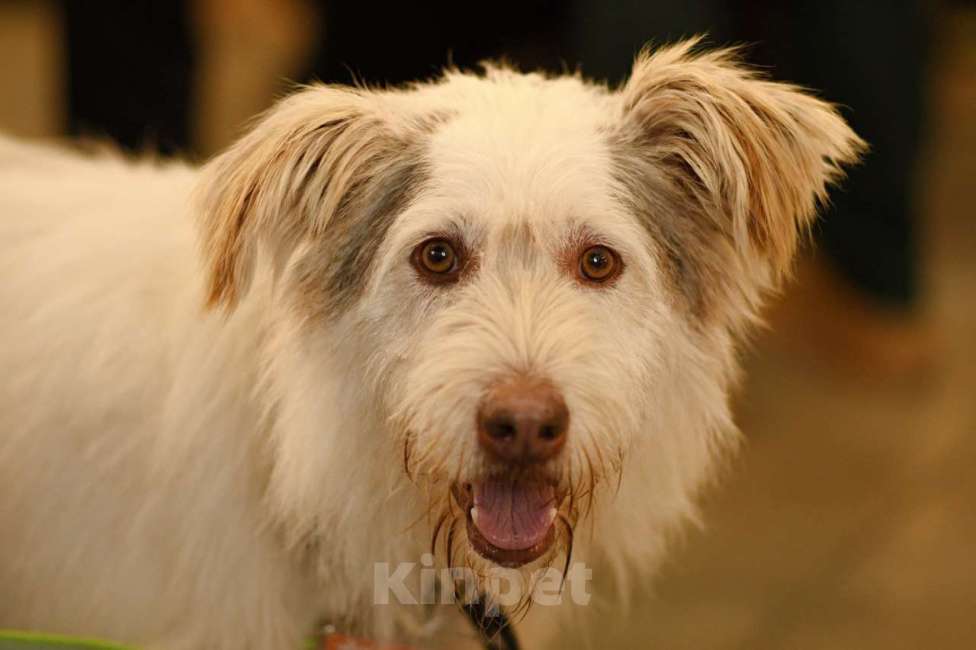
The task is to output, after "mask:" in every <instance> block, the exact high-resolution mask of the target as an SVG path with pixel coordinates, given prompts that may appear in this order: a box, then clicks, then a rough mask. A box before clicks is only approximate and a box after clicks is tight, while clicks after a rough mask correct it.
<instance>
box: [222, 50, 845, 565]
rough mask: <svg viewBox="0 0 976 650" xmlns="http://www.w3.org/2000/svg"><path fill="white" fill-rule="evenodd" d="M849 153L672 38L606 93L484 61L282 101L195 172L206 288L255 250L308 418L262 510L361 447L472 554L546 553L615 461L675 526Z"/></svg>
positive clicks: (311, 483)
mask: <svg viewBox="0 0 976 650" xmlns="http://www.w3.org/2000/svg"><path fill="white" fill-rule="evenodd" d="M860 147H861V142H860V141H859V140H858V139H857V137H856V136H855V135H854V134H853V133H852V132H851V131H850V130H849V129H848V128H847V127H846V125H845V124H844V123H843V121H842V120H841V119H840V118H839V117H838V116H837V115H836V113H835V112H834V111H833V109H832V108H831V107H830V106H829V105H827V104H825V103H823V102H821V101H818V100H816V99H813V98H811V97H809V96H807V95H804V94H802V93H800V92H798V91H797V90H795V89H793V88H790V87H787V86H782V85H778V84H774V83H770V82H767V81H765V80H762V79H759V78H756V77H755V76H754V75H753V74H751V73H750V72H748V71H746V70H744V69H743V68H741V67H740V66H738V65H737V64H736V63H735V62H734V61H733V60H732V59H731V57H730V56H729V54H728V53H717V54H694V53H692V51H691V44H684V45H680V46H677V47H674V48H670V49H665V50H662V51H659V52H658V53H656V54H653V55H643V56H641V57H640V58H639V59H638V61H637V63H636V64H635V68H634V72H633V75H632V78H631V80H630V81H629V82H628V83H627V84H626V85H625V86H624V87H623V88H621V89H620V90H618V91H614V92H611V91H609V90H607V89H606V88H603V87H599V86H594V85H589V84H585V83H584V82H582V81H581V80H580V79H578V78H575V77H561V78H553V79H545V78H542V77H540V76H536V75H521V74H517V73H514V72H511V71H508V70H503V69H493V70H489V71H488V73H487V75H486V76H485V77H475V76H472V75H463V74H448V75H447V76H446V77H445V78H444V79H443V80H441V81H439V82H437V83H434V84H426V85H420V86H417V87H415V88H412V89H408V90H401V91H383V92H369V91H362V90H351V89H333V88H315V89H310V90H305V91H303V92H301V93H299V94H297V95H295V96H293V97H291V98H289V99H287V100H285V101H284V102H282V104H280V105H279V106H278V107H277V108H275V109H274V110H273V111H272V112H271V113H270V114H269V115H268V117H267V118H266V119H265V120H264V121H263V122H262V123H261V124H260V125H259V126H258V127H257V128H256V129H255V130H253V131H252V132H251V133H250V134H249V135H248V136H246V137H245V138H244V139H243V140H242V141H241V142H239V143H238V144H237V145H236V146H235V147H234V148H232V149H231V150H230V151H229V152H228V153H226V154H224V155H223V156H222V157H220V158H219V159H217V160H216V161H215V162H214V163H212V164H211V165H210V168H209V175H208V176H207V180H206V181H205V186H204V200H205V205H204V210H205V212H204V238H205V244H206V254H207V260H208V263H209V265H210V266H209V269H210V284H209V288H210V301H211V303H212V304H226V305H228V306H233V305H234V304H235V302H236V301H237V299H238V298H239V297H240V296H241V295H242V294H243V292H244V290H245V289H246V287H247V284H248V282H249V279H250V276H251V273H252V268H253V266H254V256H255V253H256V252H257V251H258V250H261V251H263V252H264V254H266V255H267V259H268V260H269V262H270V265H269V266H270V267H271V269H272V273H273V275H274V277H275V278H276V283H275V292H276V295H277V299H276V302H275V305H276V307H275V309H276V310H277V312H276V313H277V317H276V318H277V321H276V322H277V323H278V324H277V325H276V328H277V329H278V330H279V331H278V332H276V333H275V336H276V337H278V338H279V339H283V340H285V341H286V342H285V343H280V344H279V346H278V347H277V348H276V350H277V352H275V354H277V355H287V356H289V357H290V358H291V361H289V362H288V363H281V364H280V368H279V370H278V371H277V372H278V375H279V376H276V377H273V378H272V381H274V382H278V384H279V386H278V389H277V392H278V393H279V394H278V396H277V399H278V400H280V402H281V403H280V404H278V405H277V407H278V408H279V409H280V410H281V413H282V414H284V415H283V416H282V417H283V424H282V427H283V429H287V428H288V427H289V426H291V425H290V424H289V422H290V423H292V424H294V423H295V422H298V421H301V422H302V423H303V424H302V427H303V428H304V429H305V433H301V434H298V433H295V434H291V433H289V432H288V431H287V430H283V431H278V432H277V434H276V435H277V438H276V440H277V444H278V445H279V446H278V448H277V449H276V452H275V453H276V457H277V461H276V462H277V463H278V464H279V465H282V464H283V465H284V467H285V468H286V469H279V468H278V467H276V471H273V478H272V483H273V485H272V489H275V490H277V492H276V494H277V495H278V496H277V498H278V499H279V500H280V501H281V502H282V503H284V504H285V505H284V506H283V507H288V508H292V509H294V510H296V511H304V514H302V513H299V515H298V516H304V517H306V518H307V519H308V520H309V521H317V522H318V523H317V524H313V525H312V527H314V526H315V525H317V526H319V527H320V528H324V527H328V526H329V525H335V521H336V517H339V516H340V515H341V512H339V511H338V510H337V509H336V507H335V506H333V505H327V504H325V503H324V502H322V503H320V502H319V501H317V500H316V499H315V498H314V497H310V496H309V495H312V494H315V493H316V490H318V489H319V486H320V483H321V481H323V480H325V479H324V478H323V473H324V471H325V470H323V468H325V467H326V466H327V464H326V461H324V460H323V461H321V462H318V461H310V460H308V458H318V457H321V458H323V459H324V458H331V459H332V463H333V465H332V467H333V468H335V467H341V465H342V463H350V462H355V463H357V464H362V463H366V462H374V461H373V460H369V461H367V460H366V459H364V458H355V459H353V458H349V457H344V454H360V453H363V452H362V450H363V449H368V450H371V453H372V452H376V453H379V454H380V456H378V459H382V460H381V461H379V462H381V463H382V469H381V471H382V472H383V473H385V474H391V473H395V474H396V475H397V476H398V477H400V478H401V479H402V480H404V481H410V482H411V484H412V485H414V486H416V487H415V488H414V489H415V490H417V493H418V494H423V495H424V496H423V498H422V499H420V503H421V508H422V509H424V510H426V511H427V512H429V513H430V514H431V515H432V516H431V522H432V524H433V525H432V530H431V535H432V537H433V540H432V542H433V545H434V547H435V548H439V549H442V550H443V551H445V552H446V554H447V556H448V558H449V562H452V563H454V564H456V562H453V559H454V558H458V559H460V558H463V561H464V562H466V563H467V564H469V565H475V566H479V565H501V566H506V567H519V566H525V565H533V564H535V563H545V562H549V561H551V560H554V559H555V558H557V557H559V556H560V555H561V554H564V553H565V552H566V551H568V549H569V547H570V545H571V544H572V540H573V530H574V528H575V527H576V526H577V525H578V523H579V522H580V520H581V519H582V518H584V517H586V516H588V515H589V514H591V508H592V507H593V505H594V503H601V497H600V494H601V491H602V492H603V493H606V494H607V495H609V496H612V495H613V494H614V492H615V490H617V489H620V486H621V485H622V484H621V483H620V481H621V472H622V471H625V473H633V475H634V476H636V477H637V480H631V481H630V483H627V484H625V487H624V489H626V490H629V491H630V493H629V494H620V495H618V497H619V498H620V499H621V500H623V501H624V502H625V505H624V506H621V510H623V511H625V514H624V515H623V516H633V517H638V518H640V519H641V520H646V521H648V522H653V525H658V524H662V525H663V524H664V523H667V521H669V520H672V519H676V518H680V517H681V516H682V515H683V514H687V513H686V512H682V510H684V511H687V507H688V506H687V502H688V499H689V498H690V496H691V494H692V493H693V492H694V489H695V487H696V486H697V485H698V483H700V481H701V480H702V478H703V477H704V475H705V473H706V472H707V469H708V466H709V464H710V463H711V460H712V457H713V456H714V452H715V450H717V449H720V448H721V447H722V446H723V444H724V443H725V442H726V441H727V439H728V438H730V437H731V436H732V431H733V429H732V427H731V425H730V423H729V417H728V409H727V404H726V400H727V389H728V387H729V384H730V382H731V381H732V380H733V378H734V374H735V363H734V351H733V346H732V344H733V342H734V340H735V338H736V337H737V336H738V335H740V334H741V332H742V331H743V329H744V327H745V326H746V325H747V324H748V323H749V322H750V321H752V320H753V319H754V318H755V315H756V310H757V308H758V306H759V302H760V299H761V297H762V295H763V293H764V292H765V291H767V290H768V289H770V288H771V287H773V286H774V285H775V284H776V282H777V281H778V279H779V278H780V277H781V276H782V275H783V274H784V272H785V271H786V270H787V268H788V265H789V262H790V258H791V257H792V254H793V251H794V248H795V246H796V241H797V236H798V232H799V231H802V229H803V227H804V226H805V225H806V224H807V223H808V222H809V220H810V219H811V218H812V216H813V213H814V210H815V207H816V203H817V201H819V200H823V199H824V196H825V189H826V186H827V185H828V184H829V183H830V182H831V181H832V180H834V179H836V178H837V177H838V176H839V175H840V170H839V166H840V165H841V164H842V163H845V162H850V161H853V160H854V159H855V158H856V156H857V152H858V150H859V149H860ZM276 363H279V362H274V361H273V362H272V366H273V368H272V374H274V373H275V370H274V366H275V364H276ZM284 367H287V368H288V370H282V369H281V368H284ZM337 377H338V379H337ZM322 403H327V404H328V407H323V406H322V405H321V404H322ZM289 404H291V405H289ZM295 404H298V406H296V405H295ZM302 409H306V413H305V415H296V413H299V412H301V411H302ZM314 409H320V410H319V411H318V412H319V414H320V415H321V417H320V418H319V419H316V417H314V416H311V415H309V413H311V412H312V411H314ZM289 414H290V415H289ZM323 419H326V420H330V421H322V420H323ZM335 422H340V423H341V425H336V424H335ZM326 429H329V431H328V432H326V431H325V430H326ZM332 429H336V430H335V431H332ZM316 431H321V434H319V433H316ZM358 436H365V437H368V438H369V442H365V441H362V440H358V441H357V440H355V438H356V437H358ZM350 438H352V439H353V440H350ZM357 445H359V446H358V447H357ZM354 450H358V451H354ZM378 450H379V451H378ZM390 459H395V462H392V463H391V462H390ZM309 466H311V467H315V468H318V469H319V470H323V471H314V470H308V471H301V470H299V469H296V468H300V467H309ZM275 477H277V478H275ZM643 478H646V481H645V480H642V479H643ZM279 484H280V485H279ZM275 485H278V487H277V488H276V487H275ZM606 486H609V489H606ZM375 487H376V486H375V482H374V485H373V488H372V489H375ZM352 489H353V488H350V490H352ZM381 496H382V495H381ZM366 498H367V497H365V496H364V497H363V499H364V500H365V499H366ZM379 498H380V497H377V501H378V500H379ZM607 499H609V497H607ZM606 502H607V503H610V501H609V500H607V501H606ZM296 504H298V505H296ZM601 507H603V506H601ZM609 507H613V506H609ZM655 509H656V510H657V512H655ZM316 510H321V511H316ZM326 510H328V511H329V512H328V513H326V512H324V511H326ZM593 515H594V516H596V513H593ZM329 517H332V523H329V524H326V523H323V520H324V519H327V518H329ZM631 524H632V526H633V527H634V529H635V530H638V531H643V530H644V529H643V528H641V526H642V524H641V521H632V522H631ZM608 525H609V524H608ZM648 525H650V524H648ZM608 535H610V534H609V533H608ZM612 536H613V537H615V538H619V537H621V536H622V533H620V532H614V533H612ZM595 537H596V542H597V543H599V541H600V540H599V537H600V535H599V533H597V534H596V535H595Z"/></svg>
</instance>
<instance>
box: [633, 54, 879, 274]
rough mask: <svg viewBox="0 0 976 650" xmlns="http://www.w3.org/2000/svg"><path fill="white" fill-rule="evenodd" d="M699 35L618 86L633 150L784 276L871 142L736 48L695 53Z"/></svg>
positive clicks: (637, 68) (646, 58) (651, 58)
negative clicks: (801, 240)
mask: <svg viewBox="0 0 976 650" xmlns="http://www.w3.org/2000/svg"><path fill="white" fill-rule="evenodd" d="M699 40H700V39H692V40H689V41H685V42H683V43H679V44H677V45H673V46H669V47H664V48H662V49H659V50H657V51H654V52H651V51H649V50H645V51H643V52H642V53H641V54H640V55H639V56H638V57H637V59H636V61H635V63H634V68H633V72H632V75H631V77H630V79H629V81H628V82H627V83H626V84H625V86H624V87H623V88H622V89H621V90H620V91H619V92H620V94H621V99H622V108H623V113H624V115H623V120H624V122H625V123H626V124H628V125H629V126H628V127H627V128H628V129H630V131H631V135H630V136H629V137H630V146H633V147H636V148H639V149H641V150H642V152H643V153H642V156H643V157H644V158H645V159H646V160H650V161H652V162H653V164H655V165H657V166H660V167H664V168H665V169H668V170H670V171H669V172H668V173H669V174H670V175H671V176H672V180H673V181H674V182H676V183H678V184H680V185H681V186H682V187H681V190H682V192H683V193H685V194H686V195H687V196H690V197H692V198H693V199H694V200H695V201H696V202H697V203H698V204H699V205H698V208H699V209H700V213H701V214H702V215H703V216H704V217H705V218H707V219H708V220H709V221H710V223H709V224H707V228H708V229H710V230H711V229H715V230H718V231H719V232H723V233H725V234H726V235H727V236H728V237H729V238H731V240H732V242H733V245H734V246H735V248H736V249H737V250H738V251H739V254H740V255H744V256H748V255H751V256H754V257H755V256H758V257H759V258H761V259H763V260H765V262H766V265H767V268H768V270H769V271H771V273H772V277H774V278H775V277H779V276H781V275H782V274H783V273H784V272H786V271H787V270H788V269H789V266H790V262H791V260H792V258H793V254H794V252H795V249H796V245H797V240H798V233H799V232H802V231H803V230H804V229H805V228H806V227H807V226H808V225H809V224H810V222H811V221H812V219H813V217H814V215H815V213H816V208H817V205H818V204H820V203H824V202H825V201H826V200H827V187H828V186H829V184H831V183H834V182H836V181H837V180H838V179H840V178H841V177H842V176H843V171H842V169H841V166H842V165H844V164H849V163H853V162H855V161H857V160H858V158H859V155H860V154H861V153H862V152H863V151H864V150H865V149H866V145H865V143H864V141H863V140H861V139H860V138H859V137H858V136H857V135H856V134H855V133H854V132H853V131H852V130H851V129H850V127H848V126H847V124H846V123H845V122H844V120H843V119H842V118H841V117H840V115H839V114H838V113H837V111H836V109H835V108H834V107H833V106H831V105H830V104H828V103H827V102H824V101H822V100H820V99H817V98H815V97H812V96H811V95H809V94H807V93H805V92H803V91H802V90H801V89H799V88H797V87H795V86H791V85H788V84H782V83H775V82H771V81H767V80H765V79H764V78H762V76H761V75H759V74H758V73H757V72H755V71H753V70H751V69H749V68H748V67H746V66H744V65H743V64H742V63H741V62H739V61H738V59H737V57H736V51H735V50H732V49H726V50H718V51H711V52H697V51H695V47H696V45H697V44H698V43H699Z"/></svg>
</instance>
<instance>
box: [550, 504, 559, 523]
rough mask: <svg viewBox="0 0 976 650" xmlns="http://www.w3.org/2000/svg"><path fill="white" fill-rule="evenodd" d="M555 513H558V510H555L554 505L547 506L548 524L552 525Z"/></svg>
mask: <svg viewBox="0 0 976 650" xmlns="http://www.w3.org/2000/svg"><path fill="white" fill-rule="evenodd" d="M557 514H558V511H557V510H556V508H555V506H554V507H552V508H549V525H550V526H551V525H552V522H554V521H556V515H557Z"/></svg>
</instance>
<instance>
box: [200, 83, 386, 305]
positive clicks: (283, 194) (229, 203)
mask: <svg viewBox="0 0 976 650" xmlns="http://www.w3.org/2000/svg"><path fill="white" fill-rule="evenodd" d="M367 94H368V93H367V92H366V91H360V90H358V89H345V88H326V87H317V88H312V89H308V90H305V91H303V92H300V93H297V94H295V95H292V96H291V97H288V98H287V99H285V100H283V101H282V102H280V103H279V104H278V105H277V106H275V107H274V108H272V109H271V110H270V111H269V112H268V113H267V114H266V116H264V117H263V119H261V120H260V122H259V123H258V125H257V126H256V127H255V128H254V129H252V130H251V131H250V132H249V133H248V134H247V135H245V136H244V137H243V138H242V139H241V140H240V141H238V142H237V143H236V144H234V145H233V146H232V147H231V148H230V149H229V150H227V151H226V152H225V153H223V154H221V155H220V156H218V157H217V158H216V159H214V160H213V161H211V162H210V163H209V164H208V165H207V166H206V167H205V169H204V179H203V182H202V185H201V190H200V196H199V198H200V204H201V213H202V234H203V249H204V259H205V262H206V265H207V275H208V279H207V305H208V306H209V307H217V306H224V307H226V308H228V309H231V308H233V307H234V305H235V304H236V303H237V301H238V300H239V298H240V297H241V296H242V295H243V294H244V293H245V292H246V291H247V288H248V285H249V283H250V278H251V273H252V271H253V266H254V262H255V257H256V253H257V248H258V244H259V242H261V243H263V244H264V245H266V246H267V249H268V251H269V252H270V253H271V256H272V260H273V262H274V263H275V264H278V265H280V264H283V263H284V261H285V259H286V258H287V255H288V254H289V252H290V251H291V250H293V249H294V247H295V245H296V244H297V243H298V242H299V241H300V240H301V239H302V238H303V237H306V236H314V235H317V234H319V233H321V232H322V231H323V230H324V229H325V228H326V226H327V224H328V223H329V221H330V220H331V218H332V216H333V215H334V214H335V213H336V212H337V210H339V208H340V206H341V204H342V202H343V200H344V197H346V196H347V195H348V192H349V191H350V189H351V188H352V187H354V186H355V185H356V184H357V182H359V180H360V179H362V178H364V177H365V176H368V175H369V173H370V170H371V169H372V168H374V167H375V166H376V165H377V164H378V163H379V160H380V159H382V158H383V157H384V156H385V155H386V154H387V153H388V152H389V151H390V150H391V149H393V148H394V147H395V142H392V138H391V136H390V134H389V132H388V130H387V129H386V128H385V125H384V124H383V123H382V121H381V119H380V118H379V117H376V116H373V115H372V114H371V111H370V106H369V103H368V99H367Z"/></svg>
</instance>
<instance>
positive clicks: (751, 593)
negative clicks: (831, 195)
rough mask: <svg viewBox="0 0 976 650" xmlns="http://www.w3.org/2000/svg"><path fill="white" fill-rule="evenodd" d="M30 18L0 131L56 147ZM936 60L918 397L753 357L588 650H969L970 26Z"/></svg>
mask: <svg viewBox="0 0 976 650" xmlns="http://www.w3.org/2000/svg"><path fill="white" fill-rule="evenodd" d="M43 7H44V5H43V4H35V5H32V4H30V3H6V4H3V5H0V61H7V62H10V61H20V62H21V65H19V66H0V68H2V70H0V88H3V89H4V91H3V97H4V99H3V101H2V102H0V128H2V129H6V130H12V131H14V132H18V133H23V134H26V135H50V134H54V133H56V131H57V129H58V125H59V124H60V119H61V118H60V110H59V108H58V106H57V98H58V97H59V96H60V95H59V92H58V90H57V87H58V84H57V78H58V68H57V57H56V54H55V53H56V52H57V49H56V48H57V40H58V36H57V30H56V29H54V28H53V27H52V26H51V20H50V17H51V16H50V12H49V11H47V10H45V9H44V8H43ZM272 40H273V39H272ZM236 42H241V41H240V40H238V41H236ZM244 42H253V41H252V40H248V39H245V40H244ZM940 42H941V43H942V44H943V45H942V48H941V50H940V63H939V65H938V66H937V74H936V82H935V83H934V84H933V89H934V90H933V93H932V95H933V106H934V116H933V119H932V124H931V136H932V142H931V146H930V150H929V153H928V155H927V157H926V159H925V164H924V165H923V168H924V173H923V178H922V183H921V184H922V186H923V187H924V188H925V189H924V200H923V204H924V207H925V210H924V215H925V218H926V222H925V230H926V241H927V249H928V252H929V260H930V264H929V266H930V269H929V278H930V284H931V294H930V303H931V315H932V319H933V322H934V324H935V326H936V329H937V330H938V332H939V333H940V336H941V340H942V341H943V343H944V350H943V352H944V353H943V355H942V357H941V358H942V366H941V368H940V370H939V371H938V372H936V373H934V374H933V375H932V376H931V377H930V378H929V379H928V380H926V381H924V382H921V383H919V384H916V385H914V386H895V385H890V384H886V383H881V384H871V383H866V382H865V381H863V380H853V379H845V378H844V377H843V376H840V375H838V374H836V373H832V372H828V371H827V370H825V369H824V368H822V367H819V366H818V365H816V364H812V363H810V362H809V361H803V360H801V358H800V357H798V356H796V355H793V354H791V353H790V352H789V346H784V345H782V341H784V340H789V338H790V337H789V335H790V334H791V333H790V332H785V335H784V333H783V332H780V333H779V335H778V336H772V335H766V336H763V337H761V338H760V339H759V340H758V341H757V343H756V345H755V348H754V350H753V352H752V353H751V354H750V355H749V358H748V361H747V368H748V371H749V372H748V376H747V381H746V382H745V385H744V386H743V389H742V393H741V396H740V398H739V400H738V405H737V410H738V419H739V422H740V424H741V427H742V429H743V431H744V432H745V434H746V438H747V445H746V446H745V448H744V449H743V452H742V454H741V455H740V456H739V458H738V459H737V461H736V462H735V463H734V465H733V466H732V468H731V469H730V472H729V475H728V477H727V478H726V480H725V481H724V483H723V484H722V486H721V487H720V488H719V489H716V490H713V491H712V493H711V494H710V495H709V496H708V498H707V500H706V508H705V512H706V517H705V521H706V522H707V527H706V530H704V531H693V532H691V533H690V534H689V535H688V536H687V540H686V541H685V543H683V544H682V545H681V546H680V547H679V548H678V549H676V551H675V553H674V554H673V556H672V558H671V560H670V561H669V563H668V564H667V566H666V567H665V570H664V572H663V574H662V576H661V577H660V579H659V580H658V581H657V582H656V583H655V584H654V585H653V589H654V595H653V597H651V598H648V599H646V600H643V601H641V602H639V603H637V605H636V606H635V610H634V611H633V612H632V613H631V615H630V616H628V617H627V619H626V621H625V622H624V623H623V624H618V623H617V622H614V624H612V625H609V624H608V626H607V628H608V629H607V637H606V638H605V640H604V643H601V644H600V646H599V647H606V648H616V647H620V648H627V647H634V648H656V649H665V650H670V649H678V648H689V649H696V650H698V649H702V650H711V649H715V650H726V649H727V650H733V649H734V650H761V649H764V648H769V649H773V648H776V649H779V648H789V649H796V650H807V649H809V650H820V649H824V650H826V649H828V648H829V649H837V648H858V649H865V650H869V649H875V648H877V649H881V648H885V649H893V648H940V649H941V648H946V649H949V648H952V649H956V648H958V649H963V648H974V647H976V557H974V555H976V471H974V470H976V209H974V207H973V206H974V201H976V199H974V190H976V54H974V53H976V46H974V43H976V26H974V20H973V17H972V16H969V17H960V18H959V19H958V20H956V19H954V20H952V21H949V22H948V23H946V25H945V27H944V28H943V38H942V39H940ZM222 43H224V45H223V47H228V48H231V49H233V47H235V45H234V43H235V40H234V38H231V37H228V38H226V39H224V40H223V41H222ZM279 56H280V60H281V61H282V62H287V61H288V60H290V59H289V56H291V55H289V54H288V53H287V52H286V53H283V54H280V55H279ZM213 65H214V66H216V67H215V68H213V69H212V70H211V74H218V73H216V72H213V70H216V69H219V62H218V63H214V64H213ZM282 65H285V63H282ZM282 73H284V71H282ZM268 79H269V78H268V77H267V75H266V76H265V77H264V78H262V79H255V80H254V81H253V83H252V85H251V86H250V89H251V90H249V91H247V92H248V93H249V94H248V96H247V99H246V102H245V103H246V106H247V107H252V106H253V107H259V106H260V104H261V103H262V101H263V100H262V99H261V98H262V97H268V96H270V94H271V93H272V92H273V90H274V88H275V82H274V81H269V80H268ZM242 83H243V84H244V85H245V86H247V84H246V83H245V82H242V81H241V80H240V78H237V77H235V79H234V82H233V83H228V84H225V86H226V87H238V86H239V85H240V84H242ZM214 101H216V102H218V103H217V105H216V106H214V107H211V108H210V109H209V110H210V111H211V113H210V117H209V118H208V119H210V120H214V121H218V122H221V123H223V124H224V125H225V126H224V131H223V132H222V134H221V135H220V136H219V137H216V136H215V137H209V138H204V139H203V140H204V141H205V143H206V144H205V146H206V147H207V148H210V147H215V146H218V145H219V144H220V143H219V142H215V140H219V139H226V138H227V137H229V133H230V132H232V131H233V129H227V128H226V124H227V123H228V120H229V119H230V118H228V117H226V116H227V115H236V114H240V113H241V111H242V109H241V108H239V107H238V108H234V107H233V106H231V104H230V103H227V106H230V108H223V107H222V106H223V105H222V104H220V103H219V98H218V99H215V100H214ZM221 111H224V112H223V113H222V112H221ZM235 111H236V112H237V113H235ZM240 117H244V115H240ZM231 123H233V122H231ZM225 134H226V135H225ZM801 289H802V287H801ZM802 295H803V292H802V290H800V291H797V292H794V296H801V298H799V299H802ZM793 299H797V298H793ZM792 334H797V333H796V332H793V333H792Z"/></svg>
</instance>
